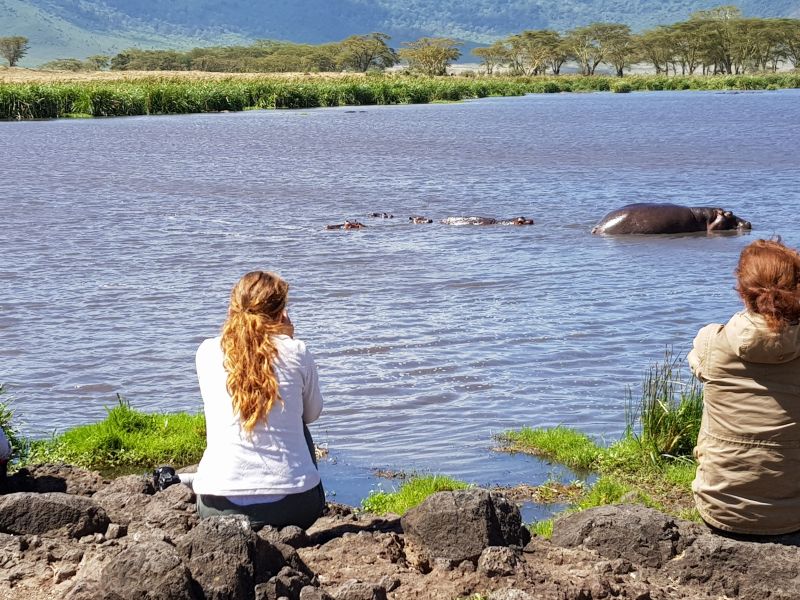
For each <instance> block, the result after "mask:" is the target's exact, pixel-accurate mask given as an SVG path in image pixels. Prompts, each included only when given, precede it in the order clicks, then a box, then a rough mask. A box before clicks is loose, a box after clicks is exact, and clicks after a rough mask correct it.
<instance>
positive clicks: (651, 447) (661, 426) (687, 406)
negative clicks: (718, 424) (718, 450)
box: [621, 349, 703, 463]
mask: <svg viewBox="0 0 800 600" xmlns="http://www.w3.org/2000/svg"><path fill="white" fill-rule="evenodd" d="M683 375H684V368H683V359H682V357H680V356H675V355H674V354H673V353H672V350H671V349H667V350H666V351H665V352H664V360H663V361H662V362H660V363H656V364H653V365H651V366H650V368H649V369H648V371H647V372H646V373H645V375H644V377H643V380H642V392H641V396H640V397H639V398H638V399H637V400H636V401H634V399H633V395H632V393H631V391H630V389H628V391H627V398H626V419H625V420H626V429H625V435H624V436H623V439H622V441H621V444H631V445H633V446H635V447H636V448H637V453H638V454H639V455H641V456H645V457H647V458H648V459H649V460H650V462H652V463H658V462H661V461H662V460H663V459H675V458H678V459H688V458H690V457H691V455H692V450H693V448H694V446H695V444H696V443H697V435H698V434H699V433H700V421H701V419H702V417H703V389H702V387H701V385H700V383H699V382H698V381H697V379H695V378H694V377H690V378H689V380H688V381H686V380H685V377H684V376H683Z"/></svg>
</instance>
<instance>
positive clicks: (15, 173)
mask: <svg viewBox="0 0 800 600" xmlns="http://www.w3.org/2000/svg"><path fill="white" fill-rule="evenodd" d="M799 124H800V92H798V91H781V92H765V93H738V94H732V93H703V92H676V93H672V92H657V93H640V94H628V95H621V94H620V95H614V94H561V95H539V96H527V97H524V98H500V99H486V100H481V101H474V102H467V103H463V104H456V105H428V106H394V107H368V108H358V109H349V108H348V109H346V108H337V109H320V110H309V111H291V112H290V111H285V112H284V111H253V112H244V113H236V114H213V115H191V116H165V117H141V118H139V117H134V118H118V119H105V120H100V119H98V120H88V121H82V120H78V121H69V120H62V121H50V122H24V123H0V145H2V147H3V148H5V149H6V150H7V153H6V155H5V159H4V160H3V161H2V164H0V174H1V175H2V177H0V206H1V207H2V211H1V212H0V215H1V216H2V219H0V251H1V252H2V262H0V284H2V288H3V293H2V295H1V296H0V342H1V343H0V381H2V382H5V383H6V384H7V386H9V387H10V390H11V395H12V396H13V397H14V406H15V409H16V412H17V414H18V415H19V419H20V423H21V425H22V428H23V430H24V431H25V432H26V433H28V434H30V435H35V436H43V435H48V434H49V433H51V432H52V431H54V430H63V429H64V428H66V427H69V426H73V425H76V424H81V423H85V422H89V421H94V420H97V419H100V418H102V417H103V416H104V414H105V409H104V407H106V406H110V405H112V404H114V403H115V402H116V399H115V394H116V393H120V394H122V395H123V396H124V397H126V398H127V399H129V400H130V402H131V403H132V405H133V406H134V407H136V408H139V409H143V410H160V411H165V410H170V411H171V410H190V411H197V410H200V408H201V401H200V397H199V391H198V388H197V383H196V377H195V372H194V352H195V349H196V348H197V345H198V344H199V342H200V341H201V340H202V339H203V338H205V337H210V336H213V335H215V334H216V333H217V332H218V329H219V327H220V325H221V323H222V320H223V319H224V316H225V310H226V304H227V297H228V293H229V290H230V288H231V286H232V285H233V283H234V282H235V281H236V279H237V278H238V277H239V276H240V275H242V274H243V273H244V272H246V271H249V270H253V269H270V270H275V271H278V272H280V273H281V274H282V275H283V276H284V277H285V278H287V279H288V280H289V281H290V283H291V286H292V287H291V308H290V312H291V316H292V319H293V320H294V322H295V325H296V330H297V335H298V336H299V337H301V338H303V339H304V340H305V341H306V342H307V343H308V345H309V347H310V348H311V349H312V350H313V352H314V354H315V356H316V357H317V362H318V363H319V366H320V372H321V378H322V384H323V391H324V395H325V400H326V407H325V412H324V414H323V417H322V418H321V419H320V421H319V422H318V423H317V424H316V425H315V426H314V428H313V432H314V435H315V437H316V439H317V441H318V442H323V443H327V444H328V445H329V448H330V453H331V457H332V459H331V461H330V462H329V463H328V464H326V465H325V467H324V468H325V471H326V477H327V478H328V480H329V481H331V482H332V483H331V484H329V486H328V487H329V490H331V489H332V488H336V487H337V484H338V486H339V487H342V488H345V487H352V486H350V484H351V483H352V485H353V486H356V487H357V485H358V482H362V484H363V482H364V481H367V482H369V481H370V479H369V477H370V476H369V472H370V470H371V469H372V468H375V467H381V468H389V469H398V470H400V469H402V470H408V469H417V470H420V471H435V472H443V473H448V474H450V475H454V476H457V477H460V478H464V479H467V480H470V481H474V482H478V483H483V484H486V483H497V482H503V483H508V482H519V481H526V482H531V483H538V482H541V481H542V480H543V479H545V478H546V477H547V476H548V474H549V473H551V471H552V470H553V469H554V467H551V466H549V465H545V464H541V463H539V462H538V461H536V460H535V459H531V458H526V457H520V456H507V455H503V454H499V453H495V452H492V451H491V449H492V448H493V446H494V445H495V442H494V440H493V437H492V436H493V435H494V434H495V433H497V432H500V431H503V430H505V429H507V428H511V427H518V426H521V425H525V424H527V425H532V426H548V425H556V424H559V423H563V424H566V425H569V426H574V427H578V428H580V429H582V430H584V431H586V432H588V433H590V434H594V435H596V436H597V437H599V438H601V439H604V440H613V439H615V438H616V437H617V436H618V435H619V434H620V432H621V430H622V428H623V426H624V392H625V388H626V386H637V385H638V383H639V381H640V378H641V374H642V372H643V370H645V369H646V368H647V367H648V365H649V364H651V363H652V362H655V361H658V360H659V358H660V357H661V356H662V355H663V352H664V348H665V346H666V345H672V346H673V347H674V348H675V350H676V351H678V352H685V351H686V350H688V348H689V347H690V344H691V340H692V338H693V336H694V334H695V333H696V331H697V329H698V328H699V327H700V326H702V325H704V324H705V323H707V322H711V321H719V320H722V319H726V318H727V317H728V316H729V315H730V313H732V312H733V311H735V310H737V308H738V301H737V298H736V295H735V292H734V291H733V277H732V271H733V268H734V266H735V262H736V259H737V257H738V254H739V252H740V250H741V248H742V247H743V246H744V245H745V244H747V243H749V242H750V241H752V240H753V239H756V238H757V237H760V236H769V235H771V234H774V233H778V234H780V235H782V236H783V237H784V239H785V241H787V242H788V243H790V244H793V245H800V225H799V223H800V221H798V218H797V209H798V206H800V204H799V203H798V198H799V195H800V193H799V192H798V185H797V184H798V181H800V166H799V163H798V161H797V151H798V148H800V125H799ZM636 201H673V202H678V203H684V204H695V205H722V206H724V207H725V208H728V209H730V210H733V211H734V212H735V213H737V215H739V216H741V217H744V218H747V219H749V220H751V221H752V222H753V226H754V231H753V233H752V234H750V235H742V236H736V235H721V236H710V237H709V236H706V235H696V234H695V235H685V236H659V237H657V238H653V237H628V238H619V237H618V238H603V237H596V236H592V235H590V233H589V231H590V229H591V227H592V225H594V223H595V222H596V221H597V220H598V219H599V218H600V217H602V216H603V214H605V213H606V212H608V211H610V210H612V209H614V208H617V207H619V206H621V205H623V204H627V203H630V202H636ZM372 211H388V212H391V213H393V214H394V215H395V217H396V218H395V219H392V220H377V219H368V218H367V217H366V214H367V213H369V212H372ZM411 214H424V215H427V216H430V217H432V218H434V219H436V220H438V219H440V218H442V217H446V216H452V215H486V216H493V217H511V216H516V215H520V214H522V215H525V216H528V217H533V218H535V219H536V225H534V226H532V227H502V226H497V227H452V226H445V225H440V224H438V223H435V224H432V225H416V226H415V225H410V224H408V222H407V220H406V218H407V216H408V215H411ZM346 218H359V219H360V220H362V221H365V222H367V224H368V225H370V227H369V228H368V229H366V230H363V231H325V230H324V225H325V224H327V223H336V222H342V221H343V220H344V219H346ZM354 482H355V483H354ZM364 485H369V483H367V484H364ZM334 491H335V490H334ZM340 493H341V494H343V495H344V497H346V493H345V492H344V491H342V492H340Z"/></svg>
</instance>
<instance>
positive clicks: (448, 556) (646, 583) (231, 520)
mask: <svg viewBox="0 0 800 600" xmlns="http://www.w3.org/2000/svg"><path fill="white" fill-rule="evenodd" d="M11 485H13V488H12V489H8V490H5V491H6V492H8V493H5V494H0V531H2V532H3V533H0V556H2V557H3V563H2V564H3V569H2V570H1V571H0V597H2V598H3V599H4V600H46V599H50V598H65V599H67V600H94V599H95V598H116V599H118V600H139V599H140V598H145V597H146V598H159V599H163V600H173V599H175V600H200V598H220V599H221V598H237V599H240V600H278V599H280V598H285V599H288V600H389V599H392V600H422V599H433V600H605V599H608V598H625V599H629V600H634V599H635V600H671V599H678V598H681V599H687V600H689V599H692V600H694V599H698V600H699V599H700V598H740V599H742V600H760V599H761V598H766V597H769V598H771V599H773V600H792V599H794V598H796V597H797V596H798V595H799V594H800V582H798V580H797V577H795V575H796V565H797V561H798V560H800V536H798V535H797V534H794V535H784V536H774V537H773V538H770V539H764V540H755V539H748V540H738V539H732V538H728V537H723V536H720V535H717V534H715V533H714V532H712V531H711V530H709V529H708V528H706V527H704V526H702V525H699V524H697V523H692V522H688V521H685V520H682V519H678V518H673V517H669V516H668V515H665V514H664V513H662V512H660V511H658V510H654V509H651V508H647V507H644V506H641V505H638V504H630V503H628V504H624V503H623V504H615V505H613V506H605V507H600V508H593V509H588V510H586V511H583V512H580V513H573V514H568V515H565V516H562V517H560V518H559V519H558V520H556V522H555V523H554V527H553V535H552V538H551V539H545V538H543V537H541V536H539V535H536V534H535V533H534V534H533V535H532V534H531V532H529V531H528V530H527V529H526V528H525V527H523V526H522V524H521V522H520V517H519V512H518V510H517V509H516V508H515V506H514V504H513V501H509V498H507V497H506V496H504V495H502V494H497V493H496V492H492V491H490V490H485V489H480V488H472V489H467V490H458V491H452V492H451V491H442V492H439V493H437V494H434V495H432V496H430V497H429V498H428V499H427V500H425V501H424V502H422V503H421V504H419V505H418V506H417V507H416V508H413V509H411V510H408V511H407V512H405V513H404V514H403V515H399V514H387V515H383V516H381V515H376V514H374V513H369V512H366V511H353V510H351V509H349V508H347V507H343V506H340V505H336V504H331V503H328V506H327V511H326V513H325V514H324V515H323V516H322V517H320V519H318V520H317V522H316V523H314V524H313V525H312V526H311V527H310V528H309V529H308V530H307V531H303V530H301V529H299V528H297V527H292V526H290V527H285V528H283V529H280V530H278V529H274V528H272V527H265V528H264V529H262V530H260V531H258V532H256V531H253V530H252V529H251V527H250V526H249V524H248V522H247V521H246V520H242V519H240V518H238V517H212V518H209V519H202V520H201V519H199V518H198V516H197V513H196V509H195V505H194V502H195V497H194V494H193V493H192V492H191V490H189V488H187V487H186V486H182V485H173V486H170V487H168V488H166V489H165V490H163V491H156V490H155V489H154V488H153V484H152V481H148V479H146V478H143V477H140V476H135V475H131V476H125V477H120V478H117V479H114V480H105V479H103V478H101V477H100V476H99V475H98V474H97V473H94V472H91V471H86V470H83V469H78V468H74V467H70V466H67V465H43V466H40V467H37V468H33V469H31V470H30V471H28V472H26V473H24V474H22V475H20V476H18V477H16V478H15V481H14V482H13V484H11ZM770 542H772V543H770Z"/></svg>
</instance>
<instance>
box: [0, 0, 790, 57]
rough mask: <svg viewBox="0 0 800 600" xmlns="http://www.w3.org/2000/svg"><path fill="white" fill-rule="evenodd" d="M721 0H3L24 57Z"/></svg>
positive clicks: (410, 34)
mask: <svg viewBox="0 0 800 600" xmlns="http://www.w3.org/2000/svg"><path fill="white" fill-rule="evenodd" d="M720 3H721V2H719V1H714V0H665V1H663V2H660V1H656V0H625V1H623V0H560V1H554V0H262V1H261V2H252V0H170V2H161V1H158V0H0V36H4V35H24V36H26V37H28V38H29V40H30V51H29V53H28V55H27V56H26V57H25V59H24V60H23V61H22V63H21V66H33V65H36V64H40V63H42V62H45V61H47V60H51V59H53V58H57V57H68V56H69V57H78V58H85V57H86V56H89V55H92V54H114V53H116V52H118V51H120V50H122V49H125V48H131V47H138V48H177V49H186V48H191V47H194V46H205V45H220V44H236V43H243V42H250V41H253V40H256V39H278V40H291V41H296V42H308V43H321V42H328V41H334V40H341V39H344V38H345V37H347V36H348V35H351V34H355V33H368V32H371V31H383V32H386V33H388V34H390V35H391V36H392V44H393V45H395V46H398V45H399V44H400V42H402V41H409V40H414V39H416V38H417V37H420V36H423V35H433V36H440V35H441V36H449V37H455V38H459V39H462V40H464V41H466V42H467V43H469V44H471V45H472V44H485V43H489V42H491V41H493V40H495V39H497V38H499V37H505V36H507V35H509V34H511V33H516V32H519V31H521V30H523V29H536V28H545V27H548V28H554V29H557V30H560V31H566V30H569V29H572V28H574V27H577V26H580V25H586V24H588V23H591V22H594V21H607V22H619V23H627V24H629V25H631V26H632V27H633V29H634V30H642V29H647V28H650V27H653V26H655V25H659V24H669V23H674V22H677V21H681V20H684V19H686V18H687V17H688V16H689V15H690V14H691V13H692V12H694V11H696V10H703V9H708V8H711V7H714V6H718V5H719V4H720ZM738 5H739V6H740V8H741V9H742V11H743V12H744V14H745V15H746V16H754V17H777V16H792V17H800V0H766V1H760V0H742V1H741V2H739V3H738Z"/></svg>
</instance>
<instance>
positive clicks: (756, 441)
mask: <svg viewBox="0 0 800 600" xmlns="http://www.w3.org/2000/svg"><path fill="white" fill-rule="evenodd" d="M737 277H738V285H737V290H738V291H739V293H740V295H741V296H742V298H743V300H744V303H745V307H746V309H747V310H745V311H742V312H739V313H737V314H735V315H734V316H733V317H732V318H731V319H730V320H729V321H728V323H726V324H725V325H720V324H712V325H707V326H706V327H704V328H703V329H701V330H700V332H699V333H698V335H697V337H696V338H695V341H694V348H693V350H692V351H691V353H690V354H689V356H688V360H689V364H690V367H691V368H692V371H693V372H694V373H695V375H696V376H697V377H698V378H699V379H700V380H701V381H702V382H703V383H704V384H705V385H704V411H703V422H702V425H701V431H700V435H699V437H698V442H697V447H696V448H695V457H696V458H697V461H698V468H697V474H696V476H695V480H694V482H693V484H692V491H693V493H694V498H695V504H696V506H697V508H698V511H699V512H700V514H701V516H702V517H703V519H704V520H705V521H706V522H707V523H708V524H709V525H711V526H713V527H716V528H718V529H721V530H723V531H730V532H734V533H742V534H754V535H776V534H782V533H790V532H794V531H798V530H800V478H798V477H797V472H798V470H799V469H800V324H798V317H800V288H798V286H800V256H798V254H797V253H796V252H795V251H793V250H791V249H789V248H786V247H785V246H783V245H782V244H780V243H779V242H765V241H763V240H759V241H758V242H754V243H753V244H751V245H750V246H748V248H746V249H745V251H744V252H743V253H742V258H741V259H740V262H739V267H738V269H737Z"/></svg>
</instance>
